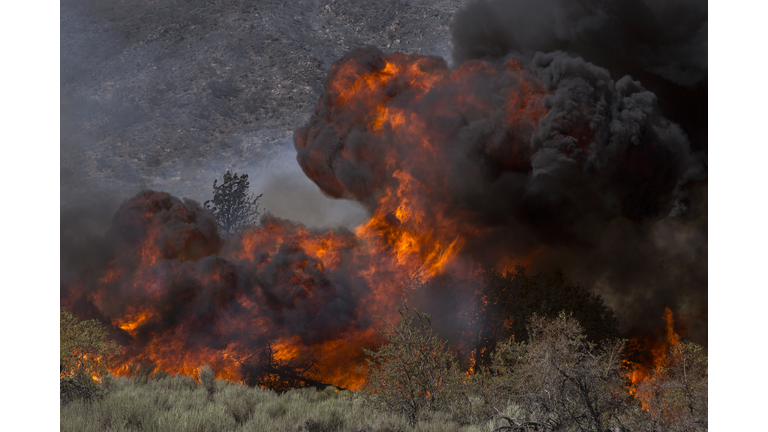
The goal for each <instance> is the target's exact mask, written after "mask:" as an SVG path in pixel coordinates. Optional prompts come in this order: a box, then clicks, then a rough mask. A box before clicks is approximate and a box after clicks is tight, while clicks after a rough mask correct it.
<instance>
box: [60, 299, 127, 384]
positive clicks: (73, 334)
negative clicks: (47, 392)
mask: <svg viewBox="0 0 768 432" xmlns="http://www.w3.org/2000/svg"><path fill="white" fill-rule="evenodd" d="M120 352H121V350H120V347H119V346H118V345H117V344H116V343H115V342H114V341H110V340H108V334H107V332H106V330H104V328H103V327H102V325H101V323H100V322H99V321H97V320H88V321H79V320H78V319H77V318H76V317H75V316H74V315H72V314H71V313H70V312H69V311H68V310H66V309H65V308H63V307H62V308H61V309H60V315H59V365H60V378H65V377H69V378H84V377H88V378H94V379H95V378H97V377H100V376H102V375H104V374H106V373H107V372H108V371H109V369H110V367H111V366H112V363H111V359H112V356H115V355H119V354H120Z"/></svg>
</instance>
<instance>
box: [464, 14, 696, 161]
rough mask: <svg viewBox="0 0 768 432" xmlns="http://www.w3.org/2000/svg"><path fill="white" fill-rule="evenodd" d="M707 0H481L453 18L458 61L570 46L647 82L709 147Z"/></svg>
mask: <svg viewBox="0 0 768 432" xmlns="http://www.w3.org/2000/svg"><path fill="white" fill-rule="evenodd" d="M707 29H708V8H707V2H706V1H705V0H674V1H664V0H621V1H605V0H479V1H475V2H474V3H471V4H470V5H468V6H467V7H466V8H464V9H463V10H462V11H460V12H459V13H457V14H456V16H455V18H454V20H453V23H452V28H451V30H452V39H453V40H452V42H453V57H454V61H455V62H456V63H462V62H464V61H467V60H470V59H479V58H500V57H503V56H505V55H507V54H508V53H510V52H518V53H522V54H526V53H531V54H532V53H535V52H552V51H557V50H559V51H565V52H567V53H569V54H571V55H573V56H580V57H582V58H584V59H585V60H587V61H588V62H591V63H593V64H595V65H598V66H600V67H603V68H606V69H608V70H609V71H610V74H611V76H612V78H613V79H615V80H618V79H619V78H621V77H623V76H624V75H631V76H632V78H633V79H635V80H638V81H640V82H642V83H643V86H644V87H645V88H646V89H648V90H650V91H651V92H653V93H654V94H656V95H657V96H658V97H659V106H660V107H661V110H662V112H663V113H664V115H665V116H666V117H667V118H669V119H670V120H672V121H674V122H675V123H678V124H679V125H680V126H682V128H683V129H684V130H685V132H686V133H687V134H688V136H689V138H690V142H691V146H692V148H693V150H695V151H699V150H706V148H707V35H708V31H707Z"/></svg>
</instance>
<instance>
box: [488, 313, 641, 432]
mask: <svg viewBox="0 0 768 432" xmlns="http://www.w3.org/2000/svg"><path fill="white" fill-rule="evenodd" d="M528 335H529V337H530V340H529V341H528V342H514V341H510V342H507V343H504V344H500V345H499V347H498V349H497V352H496V354H495V356H494V357H495V358H494V366H495V368H496V369H498V370H501V371H507V374H506V379H505V377H504V376H503V374H501V375H502V376H500V380H499V383H498V384H497V385H499V386H502V387H506V389H507V392H508V393H507V394H508V395H510V396H511V399H512V402H514V403H516V404H518V405H519V406H520V407H521V408H522V409H523V410H524V411H525V412H526V413H527V416H526V417H527V418H524V419H522V420H525V421H529V422H535V423H536V424H546V427H547V429H548V430H578V431H598V432H603V431H607V430H610V428H614V427H622V425H621V420H620V419H621V418H623V412H624V411H626V409H627V407H628V404H627V402H628V401H627V398H628V395H627V393H626V391H625V389H624V384H625V381H626V378H625V371H624V370H623V368H622V366H621V362H620V354H621V351H622V348H623V345H624V344H623V342H622V341H615V342H608V343H605V344H603V346H602V347H597V346H596V345H595V344H593V343H590V342H588V341H587V340H586V337H585V335H584V329H583V328H582V327H581V325H579V323H578V321H576V319H574V318H573V317H571V316H569V315H565V313H561V314H560V316H559V317H558V318H556V319H547V318H543V317H540V316H538V315H534V316H533V317H532V318H531V319H530V321H529V324H528ZM510 371H511V372H510Z"/></svg>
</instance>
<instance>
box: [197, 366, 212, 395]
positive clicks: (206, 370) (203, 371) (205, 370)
mask: <svg viewBox="0 0 768 432" xmlns="http://www.w3.org/2000/svg"><path fill="white" fill-rule="evenodd" d="M197 377H198V378H199V379H200V384H201V385H202V386H203V387H204V388H205V391H207V392H208V397H210V398H211V399H213V394H214V393H215V392H216V375H215V374H214V373H213V369H211V367H210V366H208V365H205V366H203V367H202V368H200V371H199V372H198V375H197Z"/></svg>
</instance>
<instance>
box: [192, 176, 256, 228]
mask: <svg viewBox="0 0 768 432" xmlns="http://www.w3.org/2000/svg"><path fill="white" fill-rule="evenodd" d="M218 181H219V180H218V179H216V180H214V181H213V199H212V200H208V201H206V202H205V203H203V205H204V206H205V208H207V209H208V210H210V211H211V212H213V215H214V216H216V221H217V222H218V224H219V230H221V231H223V232H224V233H226V234H234V233H236V232H238V231H239V230H240V229H242V228H243V227H245V226H247V225H255V224H256V223H257V222H258V217H259V204H258V201H259V198H261V195H259V196H254V195H255V194H254V195H250V196H249V195H248V187H249V186H250V182H249V181H248V174H243V175H241V176H238V175H237V173H234V174H232V173H231V172H230V171H227V173H226V174H224V181H223V182H222V183H221V184H220V185H219V184H218Z"/></svg>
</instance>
